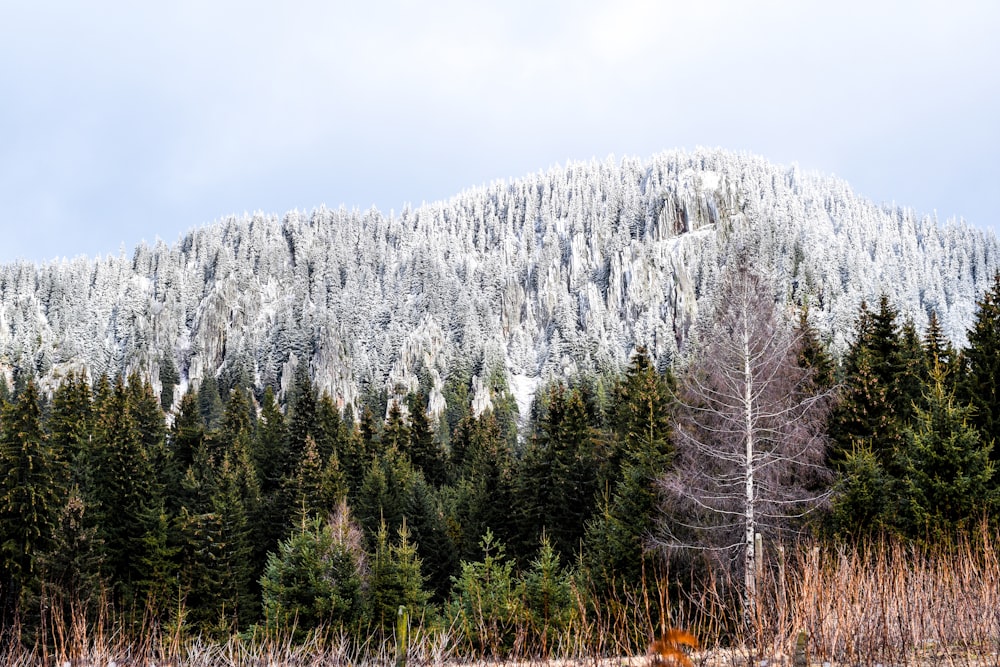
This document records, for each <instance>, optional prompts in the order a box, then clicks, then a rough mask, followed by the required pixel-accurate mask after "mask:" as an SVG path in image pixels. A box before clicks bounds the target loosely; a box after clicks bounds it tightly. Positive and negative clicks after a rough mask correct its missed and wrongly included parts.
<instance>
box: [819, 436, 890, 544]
mask: <svg viewBox="0 0 1000 667" xmlns="http://www.w3.org/2000/svg"><path fill="white" fill-rule="evenodd" d="M891 482H892V480H891V479H890V478H889V477H888V476H887V475H886V473H885V471H884V469H883V468H882V464H881V463H880V462H879V460H878V457H876V456H875V454H874V453H873V452H872V451H871V450H870V449H868V448H867V447H865V446H864V445H860V446H858V447H857V448H856V449H855V450H853V451H851V452H848V453H847V454H846V456H845V457H844V459H843V461H842V463H841V474H840V476H839V477H838V478H837V481H836V483H835V485H834V493H833V503H832V508H831V513H830V520H831V523H832V525H833V529H834V530H835V531H836V532H837V533H839V534H840V535H847V536H852V537H863V536H871V535H878V534H879V533H881V532H883V531H884V530H886V529H887V528H889V527H890V526H889V523H890V522H891V521H892V516H891V514H890V512H889V510H890V507H891V503H892V495H891Z"/></svg>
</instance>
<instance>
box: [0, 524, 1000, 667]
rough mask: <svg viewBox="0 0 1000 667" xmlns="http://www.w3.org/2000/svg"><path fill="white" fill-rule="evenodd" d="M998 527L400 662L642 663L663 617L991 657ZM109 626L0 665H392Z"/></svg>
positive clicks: (417, 643) (839, 555) (716, 657)
mask: <svg viewBox="0 0 1000 667" xmlns="http://www.w3.org/2000/svg"><path fill="white" fill-rule="evenodd" d="M996 540H997V535H995V534H992V533H987V532H986V531H983V532H982V533H980V534H978V535H976V536H973V537H971V538H968V539H962V540H959V541H957V542H955V543H954V544H951V545H948V546H941V547H934V548H922V547H916V546H912V545H909V546H907V545H904V544H900V543H895V542H891V541H883V542H879V543H874V544H871V545H866V546H865V547H864V548H849V547H847V546H840V547H832V548H806V549H802V550H800V551H796V552H794V553H790V554H789V556H788V557H787V558H783V557H782V555H781V553H780V552H778V551H774V552H771V553H769V554H768V558H767V561H768V567H767V568H766V570H765V571H764V573H763V581H762V585H761V588H760V591H761V593H760V599H759V604H758V605H757V609H755V610H751V613H750V614H749V619H747V620H748V622H747V623H744V622H743V621H744V619H743V617H742V615H741V613H740V610H739V609H737V608H736V606H735V605H734V604H733V603H732V602H731V599H732V595H731V592H732V589H731V588H730V587H728V586H726V585H723V584H721V583H720V582H718V581H716V580H712V579H709V580H708V581H707V582H706V583H707V585H705V586H702V587H700V588H699V589H698V590H696V591H694V592H693V593H692V592H689V593H687V594H685V596H684V597H683V598H682V599H669V595H668V593H667V588H666V587H665V586H662V585H659V586H658V585H653V586H651V587H650V588H649V589H646V590H642V591H637V592H635V593H634V594H631V595H624V596H622V597H620V598H615V599H609V600H602V601H601V603H600V604H592V603H588V596H586V595H584V594H580V595H578V606H579V608H578V613H577V615H576V617H575V619H574V621H573V622H572V623H571V624H570V625H569V627H567V628H565V629H564V630H562V631H561V632H559V633H558V634H555V635H554V636H553V635H547V636H546V638H545V644H544V645H543V646H537V645H536V646H530V645H529V644H530V643H531V642H530V640H529V637H530V636H532V635H531V634H530V633H529V632H528V630H527V629H524V630H523V631H522V630H520V629H519V630H518V631H517V633H516V634H517V636H516V638H515V640H514V642H513V649H512V650H511V652H510V654H509V655H507V656H503V659H501V657H500V656H471V655H469V654H468V653H467V650H466V649H465V648H463V647H461V645H460V644H459V643H458V642H457V641H456V636H455V633H454V632H452V630H451V629H450V628H447V627H444V628H441V627H431V628H425V627H423V626H422V625H418V627H414V628H411V630H410V634H411V637H412V640H411V643H410V646H409V650H408V653H407V656H408V664H409V665H477V666H478V665H499V664H510V665H515V664H516V665H525V666H532V665H581V666H583V665H593V666H594V667H599V666H600V667H610V666H619V665H640V664H647V663H648V658H646V657H645V656H643V655H641V654H642V653H643V650H642V647H645V646H646V645H648V643H649V642H650V641H651V640H652V639H653V638H655V637H657V636H660V635H661V633H662V631H663V629H664V628H666V627H669V626H673V627H683V628H687V629H690V630H691V631H692V632H693V633H694V634H695V635H696V636H697V637H698V639H699V640H700V641H701V643H702V644H704V645H705V650H703V651H701V652H695V653H692V654H691V658H692V660H693V662H694V664H695V665H699V666H703V667H715V666H719V667H722V666H732V667H740V666H747V667H749V666H750V665H753V666H759V665H762V664H766V665H768V666H772V667H773V666H774V665H789V666H791V665H792V664H793V660H792V652H793V648H794V646H795V641H796V637H797V635H798V634H799V633H800V632H805V633H807V637H808V641H807V643H806V645H807V648H808V656H809V660H808V663H809V664H811V665H823V664H829V665H835V666H836V665H845V666H846V665H886V666H888V665H915V666H921V667H923V666H925V665H926V666H932V665H933V666H936V665H949V666H957V667H958V666H964V667H984V666H985V665H997V664H1000V562H998V554H997V552H996V550H995V544H996ZM727 591H729V592H727ZM656 609H666V610H669V614H661V613H658V612H656V611H654V610H656ZM668 616H669V617H668ZM116 626H118V624H117V623H115V622H114V621H113V620H111V619H105V618H102V619H98V620H97V622H93V621H92V622H91V624H90V625H87V624H85V623H70V624H69V627H60V628H49V629H48V631H47V632H48V637H49V641H48V642H46V645H47V648H46V649H45V650H42V649H40V648H39V649H36V650H34V651H25V650H23V649H19V650H11V651H9V652H8V653H7V654H6V655H2V654H0V664H3V665H11V666H12V667H29V666H31V667H34V666H35V665H43V664H44V665H63V664H65V663H67V662H68V663H69V664H71V665H74V666H76V665H93V666H95V667H96V666H100V667H105V666H106V665H109V664H111V663H112V661H113V662H114V663H115V664H117V665H118V666H119V667H122V666H124V665H135V666H139V665H141V666H142V667H147V666H149V665H177V666H178V667H179V666H180V665H185V666H190V667H229V666H236V665H248V666H254V667H257V666H259V667H272V666H273V667H279V666H281V667H284V666H287V667H312V666H316V667H318V666H319V665H330V666H338V665H345V666H346V665H352V666H357V667H361V666H366V665H372V666H374V665H392V664H394V663H395V657H396V647H395V643H394V640H393V639H392V638H391V637H390V638H389V639H387V640H381V639H377V638H375V637H371V638H368V639H366V640H364V641H361V642H358V641H356V640H353V639H351V638H349V637H347V636H346V635H344V634H337V633H325V634H324V633H315V634H313V635H311V637H310V639H309V640H307V641H305V642H303V643H292V642H290V641H286V640H280V639H276V638H274V637H237V636H234V637H232V638H231V639H230V640H229V641H227V642H225V643H218V642H209V641H204V640H202V639H199V638H184V637H182V636H181V635H180V634H179V633H177V632H173V633H165V632H160V631H159V630H157V629H156V628H155V627H154V628H153V629H152V630H150V631H149V632H147V633H146V634H145V635H144V639H143V641H140V642H136V641H133V640H130V639H128V638H126V637H125V635H124V633H123V632H121V631H120V630H116V629H115V628H116ZM637 654H639V655H637ZM617 656H631V657H617Z"/></svg>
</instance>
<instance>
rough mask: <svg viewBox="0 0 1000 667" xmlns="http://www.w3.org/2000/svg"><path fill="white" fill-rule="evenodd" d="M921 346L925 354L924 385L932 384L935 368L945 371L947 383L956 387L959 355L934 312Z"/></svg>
mask: <svg viewBox="0 0 1000 667" xmlns="http://www.w3.org/2000/svg"><path fill="white" fill-rule="evenodd" d="M921 345H922V347H923V352H924V368H925V372H924V375H923V379H924V384H930V380H931V373H932V372H933V371H934V369H935V368H940V369H942V370H943V371H944V379H945V380H946V382H947V383H948V384H949V385H950V386H955V383H956V382H957V381H958V361H959V360H958V353H957V352H956V351H955V346H954V345H952V343H951V341H950V340H948V337H947V336H945V335H944V332H943V331H942V330H941V323H940V322H939V321H938V317H937V313H936V312H934V311H931V314H930V319H929V320H928V322H927V331H926V332H924V337H923V340H922V341H921Z"/></svg>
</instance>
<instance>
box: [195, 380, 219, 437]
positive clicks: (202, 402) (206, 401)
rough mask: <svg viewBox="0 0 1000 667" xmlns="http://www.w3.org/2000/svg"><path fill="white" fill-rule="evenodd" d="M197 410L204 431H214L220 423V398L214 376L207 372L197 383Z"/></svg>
mask: <svg viewBox="0 0 1000 667" xmlns="http://www.w3.org/2000/svg"><path fill="white" fill-rule="evenodd" d="M198 412H199V413H200V414H201V419H202V423H203V424H204V425H205V430H206V431H214V430H215V429H217V428H219V426H220V425H221V424H222V412H223V406H222V398H221V396H219V383H218V381H217V380H216V379H215V376H214V375H212V374H211V373H207V374H206V375H205V377H203V378H202V379H201V384H199V385H198Z"/></svg>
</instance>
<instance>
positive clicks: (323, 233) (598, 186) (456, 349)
mask: <svg viewBox="0 0 1000 667" xmlns="http://www.w3.org/2000/svg"><path fill="white" fill-rule="evenodd" d="M738 244H742V245H743V246H746V247H751V248H752V249H753V252H754V253H755V261H757V262H762V263H764V264H765V265H766V266H767V267H768V270H769V271H770V273H771V274H772V275H773V276H774V279H775V284H776V288H777V290H778V294H776V298H778V299H784V300H788V301H789V302H791V303H802V302H805V301H808V302H809V304H810V313H811V315H812V317H814V318H815V323H816V325H817V327H818V328H819V329H820V331H822V332H825V333H826V334H827V335H828V337H829V340H830V343H831V345H832V346H833V348H834V349H835V350H841V349H843V348H844V346H845V343H846V341H845V336H849V335H850V332H851V331H852V328H853V321H854V317H855V315H856V312H857V307H858V304H859V302H860V300H861V299H863V298H865V299H869V300H872V299H874V298H876V297H877V296H878V295H879V294H880V293H883V292H884V293H886V294H888V295H889V296H891V297H892V299H893V302H894V303H896V304H897V305H898V306H899V307H900V308H901V310H902V312H903V313H904V314H908V315H910V316H912V317H913V318H914V320H915V322H916V324H917V325H918V327H920V326H923V325H924V324H926V322H927V317H928V313H929V312H930V311H932V310H933V311H936V312H937V314H938V317H939V319H940V321H941V323H942V325H943V328H944V330H945V333H946V334H948V335H949V336H950V337H951V338H952V340H953V341H955V342H956V343H958V344H963V343H964V341H965V331H966V328H967V327H968V326H969V324H970V323H971V320H972V316H973V314H974V310H975V301H976V298H977V297H978V296H979V295H980V294H981V293H982V292H983V291H984V290H985V288H986V287H987V283H988V281H989V280H991V279H992V276H993V274H994V272H995V271H996V270H997V269H998V267H1000V249H998V245H997V240H996V238H995V237H994V236H993V235H992V234H987V233H984V232H983V231H981V230H978V229H976V228H973V227H970V226H968V225H966V224H964V223H961V222H954V221H952V222H948V223H945V224H939V223H938V222H937V221H936V220H933V219H930V218H928V217H920V216H918V215H917V214H915V213H914V212H913V211H911V210H909V209H906V208H898V207H887V206H881V205H877V204H875V203H873V202H871V201H869V200H867V199H865V198H863V197H860V196H857V195H855V194H854V193H853V192H852V191H851V189H850V187H849V186H848V184H847V183H845V182H844V181H842V180H838V179H836V178H830V177H824V176H821V175H816V174H807V173H800V171H799V170H798V169H797V168H794V167H793V168H790V169H789V168H785V167H781V166H776V165H773V164H770V163H768V162H767V161H765V160H764V159H762V158H760V157H756V156H753V155H748V154H742V153H740V154H737V153H731V152H724V151H721V150H697V151H694V152H682V151H674V152H667V153H662V154H659V155H655V156H654V157H652V158H650V159H648V160H639V159H633V158H626V159H623V160H621V161H620V162H616V161H615V160H613V159H610V158H609V159H607V160H605V161H591V162H588V163H571V164H567V165H566V166H564V167H560V168H554V169H551V170H549V171H547V172H544V173H537V174H534V175H531V176H528V177H526V178H523V179H520V180H516V181H513V182H496V183H492V184H490V185H488V186H482V187H478V188H473V189H471V190H468V191H466V192H463V193H461V194H459V195H457V196H455V197H454V198H452V199H450V200H448V201H443V202H437V203H433V204H425V205H422V206H420V207H418V208H412V207H406V208H404V209H403V210H402V211H401V212H399V213H390V214H389V215H384V214H383V213H380V212H379V211H377V210H374V209H372V210H367V211H358V210H346V209H340V210H328V209H325V208H324V209H318V210H315V211H313V212H312V213H309V214H303V213H299V212H295V211H293V212H291V213H288V214H286V215H285V216H284V217H283V218H280V219H279V218H278V217H275V216H267V215H264V214H254V215H245V216H243V217H241V218H236V217H233V218H230V219H227V220H223V221H220V222H217V223H216V224H213V225H211V226H208V227H205V228H202V229H198V230H195V231H192V232H191V233H189V234H188V235H187V236H185V237H184V238H182V239H181V240H180V242H178V243H176V244H173V245H168V244H166V243H163V242H157V243H156V244H154V245H152V246H149V245H145V244H143V245H140V246H139V247H138V248H137V249H136V250H135V253H134V254H133V255H132V256H131V257H126V256H124V255H121V256H118V257H114V256H109V257H104V258H99V259H87V258H77V259H73V260H64V261H59V262H53V263H49V264H44V265H40V266H39V265H34V264H29V263H15V264H8V265H4V266H2V267H0V371H2V372H4V373H6V374H7V377H8V379H9V378H10V377H11V373H12V372H13V371H14V369H15V368H22V369H25V368H33V369H34V370H35V372H36V373H38V374H40V375H41V376H43V377H44V378H46V379H47V380H48V381H49V382H50V383H51V382H53V381H57V380H58V379H59V378H60V377H62V376H63V375H64V374H65V373H67V372H68V371H69V370H74V369H81V368H85V369H87V370H88V371H89V372H90V374H91V375H92V376H94V375H97V374H102V373H108V374H116V373H122V372H124V373H128V372H131V371H139V372H141V373H144V374H148V376H149V377H150V379H151V380H152V382H153V384H154V388H155V389H157V391H159V388H160V385H159V377H160V366H161V365H162V364H164V362H165V360H166V359H167V358H169V359H170V360H171V361H172V362H173V364H174V365H175V366H176V368H177V370H178V371H179V375H180V391H178V392H177V394H176V395H177V396H179V395H180V394H181V392H183V390H184V389H185V388H186V387H187V386H189V385H197V384H198V383H199V382H200V380H201V379H202V378H203V377H205V376H206V374H208V373H211V374H215V375H216V376H218V377H219V378H220V381H221V380H225V381H227V382H229V383H230V384H231V383H233V382H236V381H241V382H252V383H253V384H255V385H256V387H257V388H260V387H262V386H264V385H272V386H275V387H277V388H280V389H281V390H282V391H284V390H285V389H287V387H288V385H289V383H290V382H291V378H292V375H293V373H292V370H293V369H294V368H295V367H296V366H297V365H299V364H303V363H304V364H308V368H309V370H310V371H311V373H312V375H313V377H314V379H315V381H316V383H317V385H318V386H319V387H320V388H321V389H323V390H326V391H329V392H330V393H331V395H332V396H333V397H334V398H335V399H336V400H337V401H338V402H339V403H340V404H341V405H343V406H347V405H353V406H357V405H358V404H359V401H360V400H362V398H364V397H365V396H370V395H373V394H374V393H378V392H380V391H382V390H385V391H386V392H388V395H389V396H394V395H396V396H398V395H404V394H405V393H406V392H407V391H411V390H413V389H415V388H416V387H417V386H418V384H419V383H421V382H422V383H424V386H425V387H426V388H428V390H429V391H430V395H431V409H432V411H435V412H439V411H440V410H442V409H443V408H444V401H445V394H446V393H447V392H446V391H445V387H446V385H447V382H448V380H449V378H452V379H454V378H459V379H462V378H466V379H467V380H468V381H467V382H466V380H465V379H462V380H461V381H462V382H463V383H465V384H466V385H467V386H466V388H467V389H468V390H469V391H470V392H471V396H472V400H473V405H474V407H475V409H477V410H482V409H483V408H485V407H486V406H487V405H489V403H490V401H491V391H490V389H491V387H492V388H493V389H494V390H496V389H497V388H498V387H501V386H502V384H503V383H502V382H498V380H497V378H501V379H505V380H506V381H507V383H508V384H509V385H510V386H511V387H512V389H513V390H514V393H515V394H517V396H518V398H519V402H520V403H521V407H522V409H523V408H524V407H525V406H524V402H525V401H526V400H527V396H528V395H530V393H531V391H532V388H533V387H534V386H536V384H537V382H538V381H539V379H543V378H549V377H553V376H560V375H569V374H573V373H577V372H603V371H612V370H617V369H619V368H621V367H622V366H623V365H624V364H625V363H626V361H627V358H628V356H629V354H630V353H631V351H632V350H633V349H634V347H635V346H636V345H637V344H642V345H645V346H647V347H648V348H649V349H650V350H651V351H652V353H653V355H654V357H655V358H656V360H657V362H658V363H661V364H664V363H668V362H669V360H670V359H672V358H673V357H674V356H675V355H677V354H678V353H680V352H682V351H683V343H684V341H685V340H686V338H687V336H688V329H689V327H691V325H692V323H693V322H695V320H696V317H697V313H698V312H699V309H703V308H704V306H705V304H706V302H707V301H708V300H710V299H713V298H717V297H718V296H719V295H717V294H716V293H715V285H716V282H717V277H718V275H719V272H720V269H721V268H722V267H723V266H724V265H725V263H726V262H727V261H728V260H729V258H730V257H731V252H732V248H733V247H734V245H738ZM501 371H502V372H501Z"/></svg>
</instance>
